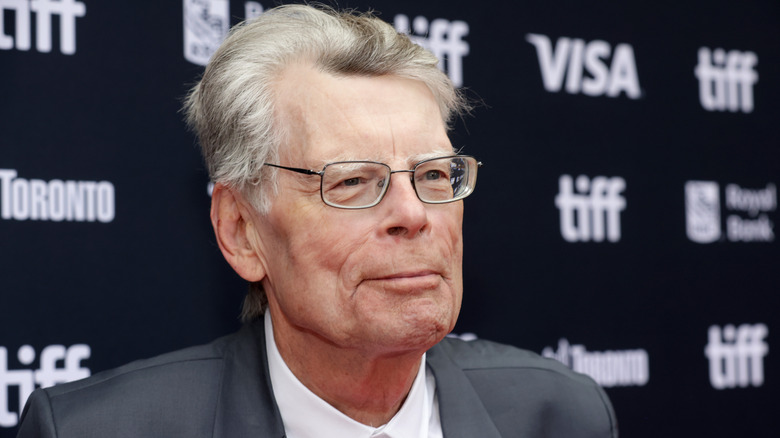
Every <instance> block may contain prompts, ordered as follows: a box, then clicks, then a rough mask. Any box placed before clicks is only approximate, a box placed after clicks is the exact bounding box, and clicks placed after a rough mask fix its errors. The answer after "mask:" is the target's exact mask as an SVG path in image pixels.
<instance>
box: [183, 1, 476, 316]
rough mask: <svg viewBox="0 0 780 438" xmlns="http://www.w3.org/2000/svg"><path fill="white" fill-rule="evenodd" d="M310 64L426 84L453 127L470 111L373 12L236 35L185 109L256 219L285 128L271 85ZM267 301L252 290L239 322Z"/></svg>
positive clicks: (304, 17)
mask: <svg viewBox="0 0 780 438" xmlns="http://www.w3.org/2000/svg"><path fill="white" fill-rule="evenodd" d="M300 62H303V63H306V64H309V65H311V66H312V67H313V68H316V69H318V70H319V71H322V72H326V73H330V74H333V75H342V76H343V75H347V76H349V75H355V76H380V75H395V76H399V77H403V78H408V79H415V80H419V81H421V82H423V83H424V84H426V85H427V86H428V88H429V89H430V90H431V92H432V93H433V96H434V98H435V99H436V101H437V103H438V104H439V109H440V111H441V115H442V119H443V121H444V123H445V124H446V125H448V126H449V124H450V122H451V120H452V118H453V116H455V115H456V114H462V113H464V112H466V111H468V105H467V103H466V100H465V99H464V98H463V96H462V95H461V94H460V93H459V92H458V90H457V89H455V87H454V86H453V85H452V83H451V82H450V80H449V79H448V78H447V76H446V75H445V74H444V73H442V72H441V71H440V70H439V69H438V67H437V64H438V60H437V59H436V57H435V56H434V55H433V54H432V53H430V52H429V51H427V50H425V49H423V48H422V47H420V46H418V45H416V44H414V43H412V42H411V41H410V40H409V38H408V37H407V36H405V35H403V34H399V33H398V32H396V30H395V29H394V28H393V27H392V26H391V25H389V24H387V23H385V22H384V21H382V20H380V19H378V18H376V17H375V16H373V15H371V14H356V13H354V12H352V11H347V12H338V11H335V10H333V9H331V8H328V7H325V6H316V7H315V6H308V5H284V6H279V7H276V8H274V9H270V10H268V11H266V12H265V13H263V14H262V15H261V16H259V17H258V18H256V19H254V20H253V21H250V22H244V23H241V24H239V25H236V26H235V27H233V29H231V31H230V34H229V35H228V37H227V38H226V39H225V41H224V42H223V43H222V45H221V46H220V47H219V49H218V50H217V51H216V52H215V53H214V55H213V56H212V58H211V60H210V61H209V64H208V65H207V66H206V71H205V72H204V74H203V77H202V79H201V80H200V81H199V82H198V84H197V85H195V87H194V88H193V89H192V90H191V91H190V93H189V95H188V96H187V98H186V101H185V104H184V111H185V113H186V118H187V123H188V124H189V126H190V127H191V128H192V129H193V130H194V131H195V132H196V133H197V135H198V139H199V141H200V145H201V148H202V151H203V156H204V159H205V162H206V166H207V168H208V171H209V176H210V177H211V180H212V181H214V182H218V183H222V184H224V185H226V186H229V187H232V188H234V189H236V190H238V191H239V192H241V193H242V194H244V195H245V196H246V197H247V199H248V200H249V202H251V203H252V206H253V208H255V209H256V210H257V211H258V212H259V213H261V214H265V213H267V212H268V210H269V209H270V199H269V198H270V197H269V190H268V189H271V190H270V191H271V192H272V193H274V194H275V193H276V181H275V175H276V171H275V169H272V168H268V167H265V166H263V164H264V163H266V162H274V163H275V162H278V159H279V146H280V145H281V144H283V140H284V138H285V135H284V134H285V133H284V127H283V126H279V125H280V124H279V123H278V122H277V121H276V120H275V117H274V108H275V102H274V84H275V83H276V82H277V81H278V80H279V79H280V75H281V74H282V72H283V71H284V69H285V68H286V67H288V66H289V65H291V64H293V63H300ZM266 302H267V301H266V297H265V294H264V293H263V291H262V286H260V284H259V283H257V284H252V285H251V287H250V293H249V294H248V296H247V299H246V301H245V302H244V310H243V314H242V317H243V318H244V319H251V318H254V317H257V316H260V315H262V313H263V311H264V308H265V305H266Z"/></svg>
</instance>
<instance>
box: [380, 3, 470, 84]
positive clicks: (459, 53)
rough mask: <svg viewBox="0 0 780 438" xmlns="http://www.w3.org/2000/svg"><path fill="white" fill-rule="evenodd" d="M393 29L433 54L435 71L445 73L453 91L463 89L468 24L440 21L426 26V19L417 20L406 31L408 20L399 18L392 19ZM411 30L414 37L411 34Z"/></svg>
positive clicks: (427, 23)
mask: <svg viewBox="0 0 780 438" xmlns="http://www.w3.org/2000/svg"><path fill="white" fill-rule="evenodd" d="M393 26H394V27H395V29H396V30H397V31H398V32H401V33H405V34H408V35H409V39H410V40H412V41H413V42H415V43H416V44H419V45H421V46H423V47H425V48H426V49H428V50H430V51H431V52H433V54H434V55H435V56H436V57H437V58H439V69H440V70H442V71H444V72H446V73H447V75H448V76H449V78H450V80H451V81H452V83H453V84H454V85H455V86H456V87H461V86H463V57H464V56H466V55H468V54H469V43H467V42H466V41H464V40H463V37H465V36H466V35H468V34H469V25H468V23H466V22H465V21H459V20H455V21H449V20H445V19H443V18H437V19H435V20H433V21H431V22H429V21H428V19H427V18H425V17H421V16H418V17H415V18H414V20H413V21H412V25H411V27H410V26H409V17H407V16H406V15H402V14H399V15H396V16H395V19H394V20H393ZM412 30H413V31H414V33H415V34H416V35H414V34H412ZM422 35H427V37H426V36H422ZM445 61H446V67H445Z"/></svg>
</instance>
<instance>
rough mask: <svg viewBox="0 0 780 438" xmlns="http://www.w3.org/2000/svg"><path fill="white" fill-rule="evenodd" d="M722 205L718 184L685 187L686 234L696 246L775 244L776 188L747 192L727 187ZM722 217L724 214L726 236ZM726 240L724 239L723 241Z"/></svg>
mask: <svg viewBox="0 0 780 438" xmlns="http://www.w3.org/2000/svg"><path fill="white" fill-rule="evenodd" d="M723 195H724V198H725V202H724V203H723V205H721V189H720V184H718V183H717V182H715V181H688V182H687V183H685V232H686V234H687V236H688V239H690V240H691V241H693V242H696V243H712V242H718V241H723V240H727V241H730V242H772V241H774V240H775V232H774V226H775V225H774V221H772V219H771V218H770V214H772V213H774V212H775V211H776V210H777V187H776V186H775V185H774V184H772V183H769V184H767V185H766V186H765V187H763V188H745V187H742V186H740V185H738V184H727V185H726V187H725V189H724V191H723ZM722 213H724V214H725V216H726V220H725V236H724V235H723V229H724V227H723V220H722V219H721V218H722ZM724 237H725V238H724Z"/></svg>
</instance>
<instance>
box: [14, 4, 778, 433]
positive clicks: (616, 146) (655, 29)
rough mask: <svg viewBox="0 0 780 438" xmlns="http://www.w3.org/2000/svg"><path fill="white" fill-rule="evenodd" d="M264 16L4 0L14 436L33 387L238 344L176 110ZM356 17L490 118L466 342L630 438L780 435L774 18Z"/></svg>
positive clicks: (721, 11)
mask: <svg viewBox="0 0 780 438" xmlns="http://www.w3.org/2000/svg"><path fill="white" fill-rule="evenodd" d="M261 3H262V5H260V4H259V3H257V2H243V1H236V0H233V1H232V2H228V1H227V0H184V1H183V2H175V1H174V2H166V3H155V4H154V5H152V4H151V3H150V4H149V5H141V4H133V5H122V4H115V3H113V2H97V1H92V0H78V1H77V0H58V1H54V0H48V1H37V2H32V1H30V0H16V1H5V2H0V8H2V21H0V24H2V28H0V213H1V214H0V248H1V249H0V288H2V289H0V291H1V292H0V300H1V301H0V436H13V434H14V431H15V424H16V421H17V415H18V412H19V411H20V406H19V403H20V402H19V399H20V396H21V398H24V396H25V395H26V394H27V393H28V392H29V390H30V389H31V388H32V386H33V385H34V384H36V385H38V386H40V385H41V384H44V385H46V384H52V383H56V382H58V381H62V380H71V379H73V378H77V377H81V376H84V375H86V374H88V373H90V372H91V373H96V372H98V371H100V370H104V369H107V368H110V367H114V366H117V365H120V364H122V363H125V362H128V361H131V360H134V359H137V358H141V357H148V356H151V355H156V354H159V353H162V352H165V351H169V350H172V349H176V348H180V347H184V346H188V345H192V344H196V343H202V342H206V341H208V340H210V339H213V338H214V337H217V336H220V335H222V334H226V333H229V332H231V331H232V330H234V329H236V328H237V327H238V325H239V323H238V320H237V315H238V313H239V308H240V303H241V300H242V296H243V294H244V291H245V286H244V285H243V283H242V281H241V280H240V279H238V278H237V276H236V275H235V274H233V273H232V271H231V270H230V268H229V266H228V265H227V263H225V262H224V261H223V260H222V258H221V255H220V254H219V251H218V249H217V247H216V245H215V242H214V238H213V237H212V231H211V227H210V223H209V220H208V204H209V197H208V192H207V176H206V173H205V170H204V168H203V165H202V163H201V159H200V157H199V152H198V149H197V146H196V145H195V140H194V138H193V136H192V135H191V134H190V133H188V132H187V131H186V129H185V126H184V123H183V122H182V117H181V114H180V113H179V112H178V111H179V108H180V106H181V98H182V96H183V95H184V94H185V92H186V90H187V89H188V87H189V86H190V85H191V84H192V83H193V81H194V80H195V79H196V78H197V77H198V75H199V74H200V73H201V72H202V66H200V65H198V64H197V62H199V59H202V58H203V56H207V55H208V52H209V47H210V46H212V45H213V44H214V42H215V41H218V40H219V38H220V37H221V35H222V33H223V32H224V29H225V26H227V25H228V24H235V23H237V22H238V21H240V20H241V19H243V18H244V17H247V16H248V11H258V10H259V8H262V7H265V8H268V7H271V6H273V4H271V2H270V1H262V2H261ZM9 5H11V6H9ZM46 5H48V6H49V7H50V9H51V10H52V11H53V12H52V13H51V14H48V13H46V10H47V9H46V8H44V6H46ZM341 6H342V7H356V8H358V9H360V10H366V9H368V8H373V9H375V10H377V11H381V17H382V18H384V19H385V20H387V21H389V22H395V23H396V24H397V25H398V26H401V25H402V24H403V23H405V22H406V23H408V24H409V26H410V27H411V29H412V33H413V34H414V35H415V36H416V37H418V40H419V41H420V42H421V43H423V44H428V45H429V46H430V47H431V48H432V49H433V50H434V51H436V52H437V53H438V54H439V55H441V56H442V57H443V58H444V62H443V66H444V67H445V68H446V69H447V71H448V74H450V76H451V77H452V78H453V79H455V80H456V81H458V82H460V83H462V86H463V87H464V88H465V89H466V90H467V93H468V94H469V95H470V96H471V97H472V98H473V99H475V100H476V101H478V102H479V104H478V105H477V108H476V110H475V111H474V117H468V118H466V119H465V120H464V121H462V122H460V123H458V125H457V126H456V129H455V132H454V133H453V135H452V138H453V144H455V145H457V146H463V147H464V152H466V153H469V154H473V155H475V156H477V157H478V158H479V159H480V160H482V161H483V162H484V163H485V167H484V168H483V169H482V171H481V173H480V180H479V184H478V188H477V192H476V193H475V194H474V195H473V196H472V197H471V198H469V199H468V200H467V201H466V214H465V223H464V239H465V242H466V250H465V251H466V253H465V260H464V276H465V298H464V308H463V311H462V314H461V318H460V320H459V322H458V325H457V327H456V330H455V331H456V332H457V333H460V334H463V333H470V334H474V335H476V336H478V337H481V338H488V339H493V340H497V341H501V342H506V343H510V344H514V345H518V346H521V347H524V348H527V349H530V350H534V351H537V352H540V353H541V352H543V351H544V352H545V353H546V354H548V355H551V356H556V357H557V358H559V360H562V361H564V362H566V363H567V364H569V365H570V366H573V367H574V368H575V369H579V370H583V371H587V372H588V373H589V374H592V375H594V377H596V378H597V380H599V381H600V382H601V383H602V384H603V385H604V386H605V387H606V388H607V392H608V393H609V395H610V397H611V398H612V400H613V403H614V405H615V409H616V412H617V415H618V419H619V422H620V427H621V431H622V435H623V436H625V437H656V436H717V437H731V436H774V434H775V433H776V429H777V427H778V419H777V415H776V411H777V398H778V396H780V390H779V388H780V386H779V385H778V381H777V377H778V374H777V372H778V371H780V369H779V367H778V359H777V357H778V354H777V352H776V351H775V350H774V347H773V346H772V345H771V344H773V339H774V337H773V336H772V333H773V332H774V330H776V324H777V323H780V318H778V316H777V312H778V304H780V299H778V294H777V292H778V289H780V287H779V286H780V275H779V270H778V263H779V262H780V252H779V251H778V243H777V242H776V241H775V240H776V239H775V237H774V233H775V229H774V224H775V223H776V222H777V220H778V213H777V189H776V185H777V184H778V183H780V148H779V146H780V145H779V144H778V141H779V140H780V123H778V120H780V110H778V106H777V103H776V101H777V99H779V98H780V89H778V85H779V84H778V80H779V79H780V60H779V59H778V56H780V26H779V25H778V19H780V5H778V3H776V2H772V1H762V2H750V3H748V2H725V1H698V0H697V1H689V2H683V3H682V4H680V2H652V4H650V3H646V4H644V5H641V4H634V3H632V4H630V5H628V4H625V2H600V3H599V4H598V5H593V4H590V5H584V4H582V2H575V1H566V0H556V1H554V2H498V3H495V2H494V3H479V2H472V1H465V0H457V1H429V2H425V3H422V2H415V1H411V0H409V1H384V0H376V1H374V0H361V1H351V2H342V3H341ZM249 15H251V12H250V13H249ZM47 17H49V22H48V23H47ZM185 17H187V18H185ZM186 32H190V34H189V36H187V37H185V33H186ZM49 41H50V44H48V46H50V47H47V44H46V43H47V42H49ZM204 54H205V55H204ZM188 59H192V60H193V61H195V62H190V61H188ZM697 72H698V73H697ZM58 346H61V347H58Z"/></svg>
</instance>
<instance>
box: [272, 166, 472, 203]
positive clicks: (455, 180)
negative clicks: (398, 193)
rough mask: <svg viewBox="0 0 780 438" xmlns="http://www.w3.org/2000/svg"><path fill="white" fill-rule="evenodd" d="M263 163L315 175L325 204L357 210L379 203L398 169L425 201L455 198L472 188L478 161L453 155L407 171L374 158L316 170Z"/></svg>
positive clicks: (462, 196)
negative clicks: (373, 159)
mask: <svg viewBox="0 0 780 438" xmlns="http://www.w3.org/2000/svg"><path fill="white" fill-rule="evenodd" d="M265 165H266V166H271V167H276V168H279V169H284V170H290V171H293V172H298V173H302V174H305V175H319V176H320V196H321V197H322V201H323V202H324V203H325V204H327V205H330V206H331V207H336V208H348V209H359V208H369V207H373V206H375V205H377V204H379V202H380V201H381V200H382V198H383V197H384V196H385V193H387V189H388V187H390V176H391V175H392V174H394V173H402V172H408V173H410V174H411V175H410V179H411V181H412V187H414V191H415V193H416V194H417V198H419V199H420V201H422V202H425V203H427V204H445V203H448V202H454V201H459V200H461V199H463V198H465V197H466V196H468V195H470V194H471V193H472V192H473V191H474V186H475V185H476V183H477V169H478V168H479V167H481V166H482V163H481V162H479V161H477V159H476V158H474V157H471V156H468V155H453V156H447V157H437V158H431V159H428V160H423V161H420V162H419V163H417V164H415V165H414V167H412V168H411V169H408V170H392V169H390V166H388V165H387V164H384V163H378V162H376V161H337V162H334V163H328V164H326V165H325V166H324V167H323V168H322V170H320V171H316V170H309V169H302V168H297V167H287V166H280V165H278V164H270V163H265Z"/></svg>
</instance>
